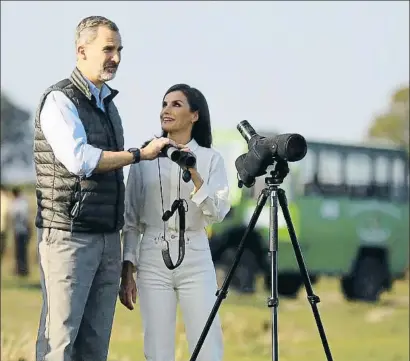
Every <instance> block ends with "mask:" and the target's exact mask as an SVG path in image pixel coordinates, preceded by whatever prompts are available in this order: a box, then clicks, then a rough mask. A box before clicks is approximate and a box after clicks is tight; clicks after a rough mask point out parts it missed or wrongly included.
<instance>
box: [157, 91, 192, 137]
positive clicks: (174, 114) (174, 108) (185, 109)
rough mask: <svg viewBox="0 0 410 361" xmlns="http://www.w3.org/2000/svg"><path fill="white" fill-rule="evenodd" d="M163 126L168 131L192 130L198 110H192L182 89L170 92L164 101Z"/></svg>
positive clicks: (161, 116) (162, 111)
mask: <svg viewBox="0 0 410 361" xmlns="http://www.w3.org/2000/svg"><path fill="white" fill-rule="evenodd" d="M160 118H161V127H162V130H163V131H165V132H167V133H175V132H181V131H187V130H191V129H192V126H193V124H194V123H195V122H196V121H197V120H198V112H191V109H190V107H189V103H188V99H187V98H186V96H185V94H184V93H183V92H181V91H179V90H178V91H174V92H171V93H168V94H167V95H166V96H165V98H164V101H163V103H162V110H161V115H160Z"/></svg>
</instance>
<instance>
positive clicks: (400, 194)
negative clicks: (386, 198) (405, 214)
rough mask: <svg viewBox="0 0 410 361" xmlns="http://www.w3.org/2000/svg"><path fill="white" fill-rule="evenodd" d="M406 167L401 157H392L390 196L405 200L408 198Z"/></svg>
mask: <svg viewBox="0 0 410 361" xmlns="http://www.w3.org/2000/svg"><path fill="white" fill-rule="evenodd" d="M408 176H409V175H408V167H407V163H406V161H405V160H404V159H402V158H394V159H393V162H392V185H393V189H392V198H393V199H394V200H399V201H406V200H407V199H408V198H407V197H408V187H409V182H408Z"/></svg>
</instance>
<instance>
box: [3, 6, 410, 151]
mask: <svg viewBox="0 0 410 361" xmlns="http://www.w3.org/2000/svg"><path fill="white" fill-rule="evenodd" d="M90 15H103V16H106V17H108V18H110V19H111V20H113V21H114V22H115V23H116V24H117V25H118V27H119V29H120V33H121V36H122V41H123V45H124V50H123V53H122V62H121V64H120V67H119V70H118V73H117V77H116V78H115V80H113V81H112V82H110V83H109V85H110V86H112V87H114V88H116V89H118V90H119V91H120V93H119V95H118V96H117V97H116V104H117V107H118V108H119V111H120V114H121V116H122V119H123V125H124V131H125V146H126V147H133V146H139V145H140V144H141V143H142V142H143V141H145V140H146V139H148V138H151V137H152V136H153V135H154V134H155V135H159V133H160V122H159V112H160V108H161V101H162V97H163V94H164V93H165V91H166V90H167V89H168V88H169V87H170V86H171V85H173V84H175V83H181V82H183V83H187V84H189V85H191V86H195V87H197V88H198V89H199V90H201V91H202V92H203V93H204V95H205V96H206V98H207V100H208V103H209V107H210V111H211V117H212V126H213V129H215V130H216V129H219V128H225V129H232V130H233V131H235V130H236V125H237V124H238V123H239V122H240V121H241V120H244V119H246V120H248V121H249V122H250V124H251V125H252V126H254V128H255V129H257V130H258V131H261V130H267V131H270V130H272V131H277V132H281V133H285V132H286V133H288V132H297V133H300V134H302V135H304V136H305V137H306V138H307V139H321V140H333V141H342V142H344V141H348V142H359V141H361V140H362V139H363V137H364V136H365V134H366V130H367V128H368V126H369V123H370V122H371V120H372V118H373V117H374V116H375V115H376V114H378V113H381V112H383V111H384V110H386V109H387V107H388V103H389V98H390V96H391V95H392V93H393V92H394V90H395V89H397V88H398V87H399V86H401V85H405V84H408V83H409V2H408V1H396V2H395V1H389V2H383V1H377V2H370V1H365V2H360V1H355V2H354V1H352V2H342V1H340V2H331V1H329V2H319V1H318V2H310V1H303V2H297V1H292V2H289V1H284V2H281V1H275V2H256V1H255V2H245V1H238V2H237V1H229V2H216V1H195V2H194V1H190V2H189V1H181V2H172V1H167V2H160V1H149V2H143V1H136V2H132V1H128V2H120V1H116V2H111V1H109V2H108V1H101V2H99V1H92V2H91V1H90V2H87V1H82V2H74V1H70V2H63V1H58V2H35V1H33V2H24V1H19V2H11V1H10V2H9V1H7V2H3V1H2V3H1V88H2V91H5V92H7V93H8V94H9V95H10V96H11V98H12V100H13V101H15V102H16V103H17V104H18V105H21V106H23V107H24V108H26V109H27V110H29V111H31V112H32V113H34V112H35V109H36V107H37V104H38V101H39V99H40V96H41V94H42V92H43V91H44V90H45V89H46V88H47V87H48V86H49V85H51V84H54V83H55V82H57V81H59V80H61V79H63V78H66V77H67V76H69V74H70V73H71V71H72V70H73V68H74V66H75V47H74V33H75V27H76V25H77V24H78V22H79V21H80V20H81V19H82V18H84V17H86V16H90Z"/></svg>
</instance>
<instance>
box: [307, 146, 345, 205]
mask: <svg viewBox="0 0 410 361" xmlns="http://www.w3.org/2000/svg"><path fill="white" fill-rule="evenodd" d="M315 176H316V178H315V179H314V184H315V191H316V192H317V193H318V194H321V195H322V196H332V197H334V196H339V195H342V194H344V178H343V154H342V153H341V152H339V151H338V150H333V149H321V151H320V153H319V156H318V165H317V174H316V175H315Z"/></svg>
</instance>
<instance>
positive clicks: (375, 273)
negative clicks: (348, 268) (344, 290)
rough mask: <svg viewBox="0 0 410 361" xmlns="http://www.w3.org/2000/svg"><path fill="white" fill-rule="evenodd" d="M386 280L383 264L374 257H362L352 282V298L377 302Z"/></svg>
mask: <svg viewBox="0 0 410 361" xmlns="http://www.w3.org/2000/svg"><path fill="white" fill-rule="evenodd" d="M386 278H387V269H386V264H385V262H383V261H382V260H380V259H379V258H376V257H370V256H365V257H363V258H362V259H360V260H359V262H358V264H357V268H356V272H355V275H354V276H353V280H352V288H353V295H354V297H355V298H356V299H359V300H363V301H370V302H374V301H377V300H378V299H379V296H380V294H381V292H382V291H383V288H384V284H385V281H386Z"/></svg>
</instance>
